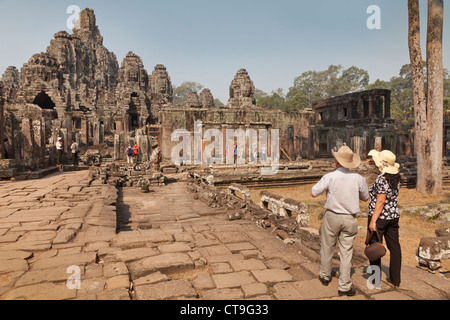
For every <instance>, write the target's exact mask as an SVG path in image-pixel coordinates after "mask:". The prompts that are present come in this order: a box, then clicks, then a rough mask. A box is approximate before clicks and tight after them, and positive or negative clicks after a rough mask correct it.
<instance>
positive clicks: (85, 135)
mask: <svg viewBox="0 0 450 320" xmlns="http://www.w3.org/2000/svg"><path fill="white" fill-rule="evenodd" d="M81 143H82V144H84V145H85V146H86V147H89V120H88V119H83V120H81Z"/></svg>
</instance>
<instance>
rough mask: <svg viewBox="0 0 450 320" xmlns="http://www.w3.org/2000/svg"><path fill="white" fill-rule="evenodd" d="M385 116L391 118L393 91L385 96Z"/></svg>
mask: <svg viewBox="0 0 450 320" xmlns="http://www.w3.org/2000/svg"><path fill="white" fill-rule="evenodd" d="M384 118H385V119H390V118H391V93H390V92H389V93H387V94H386V95H385V97H384Z"/></svg>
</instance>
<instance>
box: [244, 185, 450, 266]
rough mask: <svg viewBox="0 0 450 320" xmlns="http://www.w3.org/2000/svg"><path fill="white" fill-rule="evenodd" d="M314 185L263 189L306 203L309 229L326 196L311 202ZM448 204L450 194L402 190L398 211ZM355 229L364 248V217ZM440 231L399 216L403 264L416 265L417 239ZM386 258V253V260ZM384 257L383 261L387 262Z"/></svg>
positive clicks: (254, 192) (254, 194) (317, 225)
mask: <svg viewBox="0 0 450 320" xmlns="http://www.w3.org/2000/svg"><path fill="white" fill-rule="evenodd" d="M312 187H313V185H302V186H295V187H283V188H273V189H265V190H267V191H269V192H271V193H274V194H278V195H282V196H284V197H287V198H291V199H294V200H297V201H302V202H304V203H306V204H307V205H308V207H309V213H310V226H311V227H313V228H316V229H319V228H320V226H321V224H322V222H321V220H320V219H319V216H320V215H321V213H323V211H324V208H323V206H324V204H325V199H326V198H325V195H322V196H320V197H318V198H315V199H313V198H312V197H311V188H312ZM259 193H260V190H252V191H251V197H252V200H253V202H255V203H256V204H259V201H260V198H261V197H260V195H259ZM449 201H450V192H449V191H445V192H444V193H443V194H442V195H439V196H430V195H423V194H420V193H418V192H417V191H416V190H413V189H406V188H402V189H401V190H400V195H399V206H400V211H402V210H401V208H405V207H411V206H420V205H427V204H432V203H448V202H449ZM361 210H362V212H363V213H364V212H365V213H367V211H368V203H365V202H361ZM358 226H359V227H360V230H359V232H358V235H357V237H356V240H355V244H356V245H358V246H361V247H364V242H365V239H366V230H367V218H365V217H360V218H358ZM439 228H442V226H439V225H437V224H435V223H433V222H430V221H424V220H422V219H421V218H420V217H418V216H410V215H406V214H402V215H401V218H400V244H401V246H402V252H403V264H405V265H410V266H416V265H417V262H416V260H415V255H416V251H417V248H418V246H419V243H420V239H421V238H423V237H435V236H436V235H435V230H436V229H439ZM388 257H389V254H388V255H387V256H386V258H388ZM386 258H385V259H386ZM387 261H388V260H385V263H387Z"/></svg>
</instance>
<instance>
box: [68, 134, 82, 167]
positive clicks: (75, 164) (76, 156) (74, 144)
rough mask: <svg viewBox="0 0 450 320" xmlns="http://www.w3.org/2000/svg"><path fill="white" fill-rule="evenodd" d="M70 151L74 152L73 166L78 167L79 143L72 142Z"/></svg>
mask: <svg viewBox="0 0 450 320" xmlns="http://www.w3.org/2000/svg"><path fill="white" fill-rule="evenodd" d="M70 149H71V150H72V158H73V165H74V166H77V165H78V153H79V152H80V150H79V149H78V143H77V142H76V141H75V140H72V145H71V146H70Z"/></svg>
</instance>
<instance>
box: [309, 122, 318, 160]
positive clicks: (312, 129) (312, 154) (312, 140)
mask: <svg viewBox="0 0 450 320" xmlns="http://www.w3.org/2000/svg"><path fill="white" fill-rule="evenodd" d="M315 145H316V126H309V127H308V159H314V157H315V149H316V148H315Z"/></svg>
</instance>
